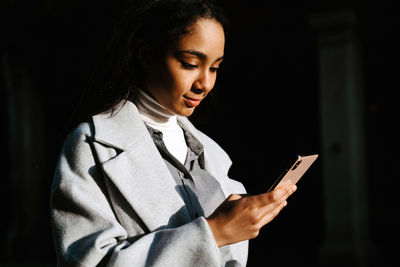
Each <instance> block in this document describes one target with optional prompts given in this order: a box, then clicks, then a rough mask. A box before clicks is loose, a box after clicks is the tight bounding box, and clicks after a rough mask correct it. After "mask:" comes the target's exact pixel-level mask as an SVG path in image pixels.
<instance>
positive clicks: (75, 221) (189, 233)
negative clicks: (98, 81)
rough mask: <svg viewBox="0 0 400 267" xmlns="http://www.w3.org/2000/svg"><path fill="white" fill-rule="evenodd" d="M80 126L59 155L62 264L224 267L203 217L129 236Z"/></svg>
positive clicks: (54, 198) (55, 210)
mask: <svg viewBox="0 0 400 267" xmlns="http://www.w3.org/2000/svg"><path fill="white" fill-rule="evenodd" d="M88 129H89V127H88V126H87V125H86V126H81V127H80V128H79V129H78V130H76V131H75V132H74V133H73V134H72V135H71V136H70V137H69V138H67V140H66V142H65V144H64V147H63V149H62V151H61V153H60V157H59V161H58V164H57V167H56V171H55V176H54V181H53V185H52V188H51V208H50V211H51V223H52V228H53V229H52V230H53V236H54V243H55V249H56V253H57V260H58V266H99V265H103V266H108V265H110V266H221V262H220V254H219V249H218V247H217V244H216V242H215V239H214V237H213V235H212V232H211V230H210V228H209V226H208V223H207V221H206V220H205V218H203V217H200V218H197V219H196V220H194V221H192V222H189V223H187V224H184V225H182V226H179V227H176V228H170V229H166V228H163V229H159V230H155V231H153V232H149V231H146V230H145V229H143V227H140V225H141V224H140V222H138V221H137V219H135V218H132V224H133V225H135V227H136V228H135V227H133V228H134V229H137V231H136V232H135V233H134V234H133V235H132V233H130V234H129V236H128V233H127V230H126V229H125V228H124V227H123V226H122V225H121V224H120V223H119V221H118V219H117V217H116V216H115V215H114V212H113V209H112V206H111V205H110V202H109V200H108V198H107V194H106V190H107V189H106V188H105V186H104V183H102V179H101V177H99V176H100V175H98V170H96V167H95V162H94V159H93V154H92V152H91V148H90V146H89V144H88V143H87V140H85V134H84V132H85V131H86V132H87V131H89V130H88Z"/></svg>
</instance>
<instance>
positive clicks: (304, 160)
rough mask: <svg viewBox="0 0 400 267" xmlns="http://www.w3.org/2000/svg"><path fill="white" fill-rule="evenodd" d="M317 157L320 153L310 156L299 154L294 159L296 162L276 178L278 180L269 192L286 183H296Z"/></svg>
mask: <svg viewBox="0 0 400 267" xmlns="http://www.w3.org/2000/svg"><path fill="white" fill-rule="evenodd" d="M317 158H318V154H314V155H309V156H300V155H298V156H297V158H296V160H294V162H292V163H291V164H290V165H289V166H288V168H286V169H285V170H284V171H283V173H282V174H281V175H280V176H279V177H278V179H276V181H275V182H274V183H273V184H272V186H271V187H270V188H269V189H268V192H270V191H272V190H274V188H276V187H278V186H281V185H284V184H296V183H297V182H298V181H299V180H300V178H301V177H302V176H303V174H304V173H305V172H306V171H307V170H308V168H310V166H311V165H312V164H313V163H314V161H315V160H316V159H317Z"/></svg>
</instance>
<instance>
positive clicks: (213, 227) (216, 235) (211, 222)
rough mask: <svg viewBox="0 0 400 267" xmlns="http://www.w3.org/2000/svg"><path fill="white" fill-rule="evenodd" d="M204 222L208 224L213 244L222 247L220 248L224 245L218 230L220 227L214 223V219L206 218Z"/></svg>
mask: <svg viewBox="0 0 400 267" xmlns="http://www.w3.org/2000/svg"><path fill="white" fill-rule="evenodd" d="M206 221H207V223H208V226H209V227H210V229H211V232H212V234H213V236H214V239H215V242H216V243H217V246H218V247H222V246H224V245H226V244H225V242H224V238H222V236H221V233H220V230H219V229H220V227H218V224H217V222H216V221H215V219H213V218H206Z"/></svg>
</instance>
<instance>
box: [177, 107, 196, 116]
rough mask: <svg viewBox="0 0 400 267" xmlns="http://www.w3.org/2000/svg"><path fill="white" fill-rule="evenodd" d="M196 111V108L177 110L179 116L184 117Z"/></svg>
mask: <svg viewBox="0 0 400 267" xmlns="http://www.w3.org/2000/svg"><path fill="white" fill-rule="evenodd" d="M193 112H194V108H185V109H183V110H179V112H176V114H177V115H179V116H184V117H189V116H190V115H192V114H193Z"/></svg>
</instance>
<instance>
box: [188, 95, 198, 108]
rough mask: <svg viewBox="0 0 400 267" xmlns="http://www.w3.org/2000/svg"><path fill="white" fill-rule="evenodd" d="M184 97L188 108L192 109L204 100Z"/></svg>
mask: <svg viewBox="0 0 400 267" xmlns="http://www.w3.org/2000/svg"><path fill="white" fill-rule="evenodd" d="M183 97H184V100H185V104H186V106H187V107H190V108H192V107H197V106H198V105H199V104H200V102H201V100H202V98H193V97H188V96H185V95H184V96H183Z"/></svg>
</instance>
